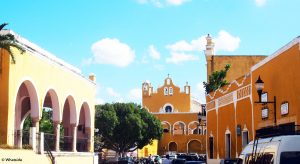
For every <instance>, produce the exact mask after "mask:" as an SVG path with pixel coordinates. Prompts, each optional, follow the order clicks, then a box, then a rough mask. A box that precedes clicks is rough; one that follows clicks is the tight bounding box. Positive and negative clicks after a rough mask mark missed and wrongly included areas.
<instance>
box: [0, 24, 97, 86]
mask: <svg viewBox="0 0 300 164" xmlns="http://www.w3.org/2000/svg"><path fill="white" fill-rule="evenodd" d="M0 34H12V35H14V36H15V38H16V40H17V41H18V42H19V45H20V46H22V47H23V48H24V49H25V50H26V51H28V52H30V54H32V55H35V56H37V57H39V58H41V57H42V58H44V59H47V62H50V63H53V64H56V65H57V66H61V67H63V68H66V70H69V71H70V72H72V73H74V74H76V75H78V76H79V77H81V78H83V79H85V80H86V81H88V82H89V83H91V84H93V85H96V83H95V82H93V81H92V80H90V79H89V78H86V77H84V76H83V75H82V74H81V71H80V69H78V68H76V67H74V66H72V65H71V64H69V63H67V62H65V61H63V60H62V59H60V58H58V57H56V56H55V55H53V54H52V53H50V52H48V51H46V50H44V49H43V48H41V47H39V46H38V45H36V44H34V43H32V42H30V41H28V40H27V39H25V38H23V37H21V36H20V35H19V34H17V33H15V32H14V31H12V30H3V31H1V32H0Z"/></svg>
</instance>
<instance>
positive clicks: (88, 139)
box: [0, 30, 96, 163]
mask: <svg viewBox="0 0 300 164" xmlns="http://www.w3.org/2000/svg"><path fill="white" fill-rule="evenodd" d="M1 33H2V34H8V33H9V34H12V35H14V36H15V38H16V39H17V41H18V43H19V45H21V46H22V47H23V48H24V49H25V53H23V54H21V53H20V52H19V51H18V50H17V49H12V52H13V55H14V56H15V59H16V63H13V62H12V58H11V57H10V55H9V54H8V52H7V51H6V50H4V49H0V91H1V92H0V120H1V122H0V145H7V146H8V147H14V149H1V148H0V154H1V157H12V156H18V157H20V158H22V160H23V161H22V162H23V163H44V162H45V161H43V160H46V161H47V163H49V160H48V159H44V156H45V155H43V154H44V153H45V154H47V155H49V154H51V155H50V158H51V160H55V161H56V162H57V163H67V162H68V161H69V162H72V161H73V162H72V163H76V161H78V160H81V162H87V163H92V162H93V160H94V153H93V145H94V141H93V138H94V108H95V107H94V106H95V102H94V98H95V94H96V93H95V91H96V81H95V76H94V75H90V76H89V77H88V78H86V77H84V76H83V75H82V74H81V72H80V70H79V69H78V68H75V67H74V66H72V65H70V64H68V63H66V62H65V61H63V60H61V59H59V58H58V57H56V56H55V55H53V54H51V53H49V52H48V51H46V50H44V49H42V48H41V47H39V46H38V45H36V44H34V43H32V42H30V41H28V40H27V39H25V38H23V37H21V36H20V35H18V34H16V33H14V32H13V31H10V30H2V31H1ZM43 109H47V110H52V112H53V116H52V121H53V127H54V131H53V133H52V134H44V133H43V132H42V131H40V130H39V121H40V120H41V117H42V112H43ZM26 118H30V119H31V121H32V127H31V128H30V131H29V132H25V131H24V130H23V126H24V125H23V124H24V120H25V119H26ZM62 131H63V132H62ZM47 138H48V139H49V138H50V140H52V141H54V145H53V147H52V148H51V150H50V151H47V152H46V148H45V146H46V144H47V143H46V141H47V140H46V139H47ZM44 141H45V142H44ZM24 144H29V145H30V147H31V148H32V149H31V150H29V151H26V150H24V149H22V147H24ZM36 153H39V154H41V155H36ZM23 154H25V155H23ZM26 154H27V155H26ZM28 154H30V155H28ZM45 158H47V156H46V157H45Z"/></svg>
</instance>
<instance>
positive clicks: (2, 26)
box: [0, 23, 8, 31]
mask: <svg viewBox="0 0 300 164" xmlns="http://www.w3.org/2000/svg"><path fill="white" fill-rule="evenodd" d="M6 25H8V23H3V24H1V25H0V31H1V30H2V29H3V28H4V27H5V26H6Z"/></svg>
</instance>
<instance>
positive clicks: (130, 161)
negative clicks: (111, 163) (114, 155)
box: [118, 157, 134, 164]
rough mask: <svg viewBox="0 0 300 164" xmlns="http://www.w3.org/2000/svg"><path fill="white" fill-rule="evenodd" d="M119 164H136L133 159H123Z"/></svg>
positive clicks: (120, 159)
mask: <svg viewBox="0 0 300 164" xmlns="http://www.w3.org/2000/svg"><path fill="white" fill-rule="evenodd" d="M118 164H134V161H133V159H132V158H131V157H121V158H119V159H118Z"/></svg>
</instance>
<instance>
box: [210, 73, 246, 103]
mask: <svg viewBox="0 0 300 164" xmlns="http://www.w3.org/2000/svg"><path fill="white" fill-rule="evenodd" d="M248 76H250V73H247V74H245V75H244V78H243V80H242V82H241V83H238V82H237V81H236V80H233V81H232V82H231V83H230V84H228V85H226V86H227V88H226V89H225V90H223V89H222V88H223V87H222V88H219V89H217V90H216V91H214V93H213V95H212V96H211V95H210V93H209V94H206V96H208V97H209V98H210V99H213V98H214V97H215V95H216V94H217V92H220V93H222V94H225V93H227V92H228V90H229V88H230V87H231V85H233V84H236V85H237V86H238V87H240V86H242V85H244V82H245V81H246V79H247V77H248ZM224 87H225V86H224Z"/></svg>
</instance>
